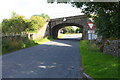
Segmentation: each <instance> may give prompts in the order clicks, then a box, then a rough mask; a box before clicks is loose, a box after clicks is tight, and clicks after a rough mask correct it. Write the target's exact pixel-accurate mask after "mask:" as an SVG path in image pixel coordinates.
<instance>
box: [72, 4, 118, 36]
mask: <svg viewBox="0 0 120 80" xmlns="http://www.w3.org/2000/svg"><path fill="white" fill-rule="evenodd" d="M119 3H120V2H101V3H97V2H94V3H92V2H74V3H72V4H73V6H76V7H77V8H81V9H82V12H83V13H85V14H86V15H88V16H90V14H94V15H95V16H94V17H93V20H94V24H95V27H96V28H97V32H98V34H99V35H101V36H103V37H104V38H111V37H112V38H120V35H119V34H120V29H119V27H120V24H119V21H120V19H119V18H118V17H120V8H119Z"/></svg>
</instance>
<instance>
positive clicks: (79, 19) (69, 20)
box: [47, 15, 91, 39]
mask: <svg viewBox="0 0 120 80" xmlns="http://www.w3.org/2000/svg"><path fill="white" fill-rule="evenodd" d="M88 22H91V21H90V20H89V18H87V17H86V16H85V15H78V16H70V17H63V18H56V19H51V20H50V21H49V24H48V27H47V33H48V34H49V36H51V37H53V38H54V39H56V38H57V37H58V31H59V29H61V28H63V27H66V26H76V27H80V28H83V35H82V38H83V39H88V30H89V28H88V25H87V23H88Z"/></svg>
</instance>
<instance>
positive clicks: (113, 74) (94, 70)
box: [80, 40, 120, 80]
mask: <svg viewBox="0 0 120 80" xmlns="http://www.w3.org/2000/svg"><path fill="white" fill-rule="evenodd" d="M80 53H81V56H82V65H83V68H84V70H85V73H87V74H88V75H90V76H91V77H92V78H94V79H95V80H103V78H104V79H105V80H106V79H107V78H117V80H118V79H120V74H119V72H120V69H119V67H120V63H119V62H120V58H118V57H115V56H112V55H109V54H105V53H102V52H100V51H99V50H98V49H97V48H95V44H92V45H90V44H89V41H87V40H83V41H81V42H80ZM115 80H116V79H115Z"/></svg>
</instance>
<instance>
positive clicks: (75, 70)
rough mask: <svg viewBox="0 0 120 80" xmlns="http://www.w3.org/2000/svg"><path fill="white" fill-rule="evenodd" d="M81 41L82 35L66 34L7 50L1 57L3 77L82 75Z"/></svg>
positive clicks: (77, 76) (64, 76)
mask: <svg viewBox="0 0 120 80" xmlns="http://www.w3.org/2000/svg"><path fill="white" fill-rule="evenodd" d="M68 37H69V38H68ZM79 42H80V38H79V35H78V36H75V35H66V36H65V37H64V38H63V39H58V40H54V41H50V42H46V43H44V44H41V45H37V46H34V47H31V48H26V49H22V50H19V51H15V52H13V53H10V54H6V55H4V56H3V57H2V77H3V78H82V77H83V75H82V71H81V70H80V67H81V59H80V50H79V49H80V48H79Z"/></svg>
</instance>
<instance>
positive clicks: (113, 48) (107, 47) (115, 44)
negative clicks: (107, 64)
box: [103, 40, 120, 57]
mask: <svg viewBox="0 0 120 80" xmlns="http://www.w3.org/2000/svg"><path fill="white" fill-rule="evenodd" d="M103 52H104V53H108V54H111V55H113V56H117V57H120V40H107V41H106V42H105V43H104V47H103Z"/></svg>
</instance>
